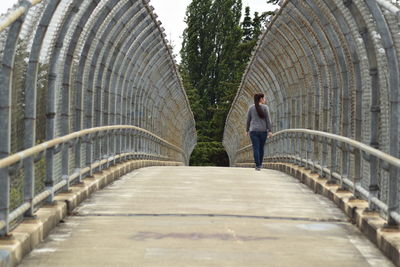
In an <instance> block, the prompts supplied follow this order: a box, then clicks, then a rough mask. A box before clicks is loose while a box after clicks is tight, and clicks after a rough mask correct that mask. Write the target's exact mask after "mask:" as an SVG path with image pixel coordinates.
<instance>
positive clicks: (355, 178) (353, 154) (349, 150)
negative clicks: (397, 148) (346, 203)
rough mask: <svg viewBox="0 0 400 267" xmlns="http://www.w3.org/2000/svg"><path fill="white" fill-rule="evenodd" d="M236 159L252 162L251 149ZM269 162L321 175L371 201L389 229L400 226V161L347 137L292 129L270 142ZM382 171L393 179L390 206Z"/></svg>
mask: <svg viewBox="0 0 400 267" xmlns="http://www.w3.org/2000/svg"><path fill="white" fill-rule="evenodd" d="M339 153H340V154H341V156H340V157H339ZM338 158H340V159H341V160H340V162H338ZM236 159H237V161H236V163H240V162H249V159H252V149H251V145H249V146H246V147H244V148H241V149H240V150H238V152H237V156H236ZM265 159H266V160H268V161H272V162H286V163H293V164H297V165H300V166H303V167H305V168H306V169H310V170H312V171H313V172H316V173H319V174H320V175H321V176H323V177H327V178H328V182H331V183H338V184H339V185H340V187H341V188H343V189H349V190H351V191H352V192H353V194H354V195H355V196H358V197H361V198H363V199H365V200H368V203H369V209H370V210H379V211H380V212H381V214H383V215H384V216H386V219H387V220H388V224H389V225H395V224H400V214H399V213H398V208H399V194H398V179H399V173H400V159H399V158H396V157H393V156H391V155H389V154H386V153H384V152H382V151H380V150H378V149H375V148H373V147H371V146H368V145H366V144H363V143H361V142H358V141H355V140H353V139H350V138H347V137H343V136H339V135H335V134H331V133H326V132H320V131H313V130H307V129H288V130H282V131H279V132H277V133H275V134H274V137H273V138H272V139H270V140H268V142H267V144H266V151H265ZM363 161H365V162H367V163H368V164H365V165H369V166H368V167H369V170H368V171H369V179H368V181H365V180H363V175H362V171H363V167H365V166H363ZM382 171H383V172H385V173H387V176H388V179H389V186H388V192H387V194H388V200H387V202H385V201H383V200H382V199H381V198H380V196H379V193H378V192H379V182H378V176H382V175H381V174H380V173H381V172H382Z"/></svg>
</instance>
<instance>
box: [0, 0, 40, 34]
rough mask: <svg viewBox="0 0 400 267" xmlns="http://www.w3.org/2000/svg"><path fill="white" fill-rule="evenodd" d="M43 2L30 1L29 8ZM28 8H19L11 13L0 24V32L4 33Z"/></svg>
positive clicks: (37, 0) (38, 0)
mask: <svg viewBox="0 0 400 267" xmlns="http://www.w3.org/2000/svg"><path fill="white" fill-rule="evenodd" d="M42 1H43V0H32V1H31V6H35V5H37V4H39V3H40V2H42ZM27 10H28V8H26V7H19V8H17V9H16V10H15V11H13V12H12V13H11V14H10V15H8V16H7V18H6V19H5V20H3V21H2V22H0V32H2V31H4V30H5V29H6V28H7V27H9V26H10V25H11V24H13V23H14V22H15V21H16V20H17V19H19V18H20V17H21V16H22V15H24V14H25V13H26V12H27Z"/></svg>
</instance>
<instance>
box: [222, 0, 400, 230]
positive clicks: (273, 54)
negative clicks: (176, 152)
mask: <svg viewBox="0 0 400 267" xmlns="http://www.w3.org/2000/svg"><path fill="white" fill-rule="evenodd" d="M280 6H281V8H280V9H279V10H278V11H277V14H276V15H275V16H274V17H273V18H272V20H271V21H270V23H269V25H268V27H267V29H266V31H265V32H264V33H263V34H262V36H261V37H260V40H259V42H258V44H257V46H256V49H255V51H254V52H253V56H252V58H251V61H250V63H249V65H248V66H247V69H246V71H245V75H244V76H243V79H242V82H241V84H240V87H239V90H238V93H237V95H236V98H235V100H234V102H233V103H232V107H231V110H230V111H229V114H228V117H227V120H226V125H225V132H224V140H223V144H224V146H225V148H226V150H227V152H228V155H229V159H230V164H231V165H232V166H241V164H244V163H246V165H248V164H250V163H251V162H252V154H251V147H250V145H249V144H250V140H249V138H248V137H246V136H245V119H246V113H247V110H248V108H249V106H250V105H251V104H252V96H253V94H254V93H256V92H263V93H264V94H265V95H266V97H267V104H268V105H269V107H270V111H271V115H272V121H273V127H274V129H273V131H274V132H279V133H278V134H276V135H275V136H274V137H273V138H272V140H269V142H268V144H267V146H266V149H267V153H266V159H267V160H273V161H277V160H280V161H284V162H287V163H295V164H298V165H300V166H304V167H306V168H310V169H312V170H314V171H316V172H320V174H321V175H323V176H326V177H327V178H328V179H330V181H331V182H335V183H338V184H339V185H340V186H342V187H346V188H348V189H349V190H352V191H353V192H354V193H355V194H357V195H359V196H360V197H362V198H365V199H367V200H369V203H370V207H369V208H370V209H372V210H374V209H376V210H380V211H381V212H382V215H383V216H385V218H387V219H388V223H389V224H390V225H395V224H398V223H400V221H399V213H400V207H399V203H400V199H399V194H398V192H399V189H400V185H399V179H400V177H399V157H400V147H399V146H400V139H399V137H400V136H399V135H400V83H399V82H400V80H399V77H400V66H399V60H400V35H399V34H398V33H399V31H400V27H399V25H400V24H399V22H400V13H399V7H398V6H396V5H394V4H392V3H391V2H390V1H388V0H345V1H343V0H304V1H303V0H284V1H281V3H280Z"/></svg>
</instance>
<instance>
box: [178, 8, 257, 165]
mask: <svg viewBox="0 0 400 267" xmlns="http://www.w3.org/2000/svg"><path fill="white" fill-rule="evenodd" d="M241 10H242V1H241V0H193V1H192V2H191V4H190V5H189V6H188V8H187V11H186V23H187V27H186V29H185V31H184V33H183V45H182V50H181V58H182V62H181V65H180V72H181V76H182V78H183V81H184V86H185V88H186V91H187V95H188V97H189V101H190V103H191V107H192V110H193V113H194V115H195V119H196V122H197V127H196V128H197V131H198V145H197V147H196V148H195V151H194V152H193V154H192V158H191V165H200V166H204V165H217V166H227V165H228V164H229V160H228V158H227V154H226V152H225V151H224V149H223V146H222V136H223V130H224V125H225V120H226V116H227V113H228V111H229V108H230V105H231V103H232V101H233V99H234V97H235V94H236V90H237V88H238V87H239V84H240V80H241V77H242V75H243V72H244V70H245V68H246V65H247V62H248V61H249V58H250V56H251V51H252V50H253V48H254V46H255V44H256V43H257V40H258V38H259V36H260V34H261V31H262V27H263V21H264V19H263V16H259V15H258V13H255V14H254V18H253V19H252V18H251V16H250V8H249V7H246V12H245V16H244V19H243V21H241V15H242V14H241V13H242V12H241Z"/></svg>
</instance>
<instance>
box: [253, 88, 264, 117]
mask: <svg viewBox="0 0 400 267" xmlns="http://www.w3.org/2000/svg"><path fill="white" fill-rule="evenodd" d="M261 98H264V94H261V93H260V94H255V95H254V105H255V106H256V110H257V114H258V116H260V118H261V119H264V118H265V114H264V111H263V110H262V108H261V106H260V99H261Z"/></svg>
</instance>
